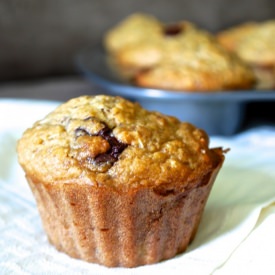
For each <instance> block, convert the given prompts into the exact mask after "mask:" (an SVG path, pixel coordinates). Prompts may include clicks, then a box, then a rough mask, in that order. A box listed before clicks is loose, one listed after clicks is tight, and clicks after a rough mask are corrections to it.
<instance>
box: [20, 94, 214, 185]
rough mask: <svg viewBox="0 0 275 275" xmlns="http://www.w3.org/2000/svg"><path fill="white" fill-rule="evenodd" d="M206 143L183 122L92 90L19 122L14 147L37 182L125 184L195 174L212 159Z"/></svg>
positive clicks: (158, 182) (208, 166)
mask: <svg viewBox="0 0 275 275" xmlns="http://www.w3.org/2000/svg"><path fill="white" fill-rule="evenodd" d="M208 146H209V144H208V137H207V134H206V133H205V132H204V131H203V130H200V129H197V128H195V127H194V126H193V125H191V124H189V123H182V122H180V121H179V120H177V119H176V118H174V117H170V116H165V115H162V114H160V113H158V112H150V111H147V110H145V109H143V108H141V106H140V105H139V104H137V103H132V102H130V101H127V100H125V99H122V98H120V97H110V96H104V95H98V96H92V97H91V96H82V97H79V98H75V99H72V100H70V101H68V102H67V103H64V104H62V105H61V106H60V107H58V108H57V109H56V110H55V111H53V112H52V113H50V114H49V115H48V116H46V117H45V118H44V119H42V120H40V121H38V122H36V123H35V125H34V126H33V127H32V128H30V129H28V130H26V132H25V133H24V135H23V137H22V138H21V140H20V141H19V144H18V150H19V151H20V155H19V161H20V163H21V164H22V165H23V167H24V169H26V171H27V173H28V174H30V175H35V177H37V178H38V179H40V180H42V181H44V182H54V183H55V184H57V183H64V182H65V183H72V182H77V183H78V184H81V183H88V184H92V185H93V184H96V185H101V184H102V185H107V186H108V185H112V186H114V187H116V188H126V189H127V188H129V187H131V188H132V187H137V186H162V185H163V184H165V185H166V186H169V185H170V184H171V185H174V184H175V183H177V182H179V179H181V180H180V184H182V182H184V181H185V180H188V181H189V182H190V180H191V179H192V178H193V177H203V175H204V174H207V173H208V172H209V171H210V169H212V168H213V166H215V165H216V163H215V161H216V159H215V153H214V152H213V151H212V150H210V149H209V147H208ZM191 181H192V180H191ZM185 187H186V186H184V184H183V186H176V187H175V188H185Z"/></svg>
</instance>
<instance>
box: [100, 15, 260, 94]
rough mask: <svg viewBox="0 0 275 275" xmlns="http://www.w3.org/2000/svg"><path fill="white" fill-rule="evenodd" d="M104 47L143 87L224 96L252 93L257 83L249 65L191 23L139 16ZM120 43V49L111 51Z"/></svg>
mask: <svg viewBox="0 0 275 275" xmlns="http://www.w3.org/2000/svg"><path fill="white" fill-rule="evenodd" d="M137 19H138V22H140V21H142V22H143V24H137V23H136V22H137ZM152 21H153V22H154V28H152V27H150V26H151V25H152ZM157 22H158V23H157ZM140 34H142V35H140ZM133 37H134V38H133ZM130 38H131V39H130ZM104 41H105V43H104V45H105V49H106V52H107V54H108V55H109V56H111V59H112V60H113V64H115V65H116V68H117V70H118V71H120V72H121V75H124V76H125V75H126V76H128V78H130V80H131V81H133V83H134V84H136V85H138V86H142V87H152V88H161V89H168V90H169V89H170V90H190V91H220V90H226V89H236V90H237V89H246V88H251V87H252V86H253V85H254V83H255V75H254V73H253V71H252V69H251V68H250V66H249V65H248V64H246V63H245V62H244V61H242V60H241V59H240V58H239V57H238V56H237V55H235V54H234V53H232V52H229V51H228V50H226V49H225V48H224V47H222V46H221V45H220V44H219V43H218V41H217V40H216V37H215V36H214V35H212V34H211V33H210V32H208V31H206V30H203V29H201V28H199V27H198V26H196V25H195V24H194V23H192V22H189V21H179V22H174V23H171V24H169V23H163V22H161V21H158V20H157V19H156V18H154V19H152V16H149V15H146V14H134V15H132V16H130V17H127V18H126V19H125V20H123V21H122V22H121V23H120V24H118V26H115V27H113V28H112V29H111V30H110V31H109V32H107V34H106V36H105V39H104ZM118 42H119V47H118V46H117V47H113V46H111V45H113V44H116V43H118ZM114 48H116V49H115V50H114ZM126 71H129V72H130V73H129V74H128V75H127V73H125V72H126Z"/></svg>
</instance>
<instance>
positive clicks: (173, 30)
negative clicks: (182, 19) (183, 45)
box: [163, 24, 182, 36]
mask: <svg viewBox="0 0 275 275" xmlns="http://www.w3.org/2000/svg"><path fill="white" fill-rule="evenodd" d="M163 32H164V35H166V36H174V35H178V34H180V33H181V32H182V27H181V26H180V25H177V24H175V25H167V26H165V27H164V30H163Z"/></svg>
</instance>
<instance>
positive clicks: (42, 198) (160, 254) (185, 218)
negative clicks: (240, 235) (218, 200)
mask: <svg viewBox="0 0 275 275" xmlns="http://www.w3.org/2000/svg"><path fill="white" fill-rule="evenodd" d="M220 167H221V165H219V166H217V167H216V169H215V170H213V172H212V173H209V174H208V175H206V176H205V177H204V178H203V179H202V180H200V181H198V182H194V185H192V186H195V188H191V189H190V190H184V191H177V190H171V189H169V190H166V189H160V188H152V187H140V188H136V189H130V190H124V191H123V190H116V189H114V188H112V187H106V186H95V185H87V184H86V185H84V184H71V183H66V184H60V183H59V184H51V183H45V182H39V181H37V180H36V179H35V177H32V176H29V175H27V176H26V178H27V180H28V183H29V185H30V187H31V189H32V192H33V194H34V197H35V199H36V203H37V206H38V210H39V213H40V216H41V219H42V223H43V226H44V229H45V232H46V234H47V236H48V239H49V242H50V243H52V244H53V245H54V246H55V247H56V248H57V249H58V250H59V251H62V252H65V253H67V254H68V255H70V256H71V257H73V258H79V259H82V260H85V261H87V262H92V263H98V264H101V265H105V266H108V267H117V266H123V267H136V266H140V265H146V264H153V263H157V262H160V261H162V260H166V259H170V258H172V257H174V256H175V255H176V254H178V253H181V252H183V251H185V250H186V248H187V246H188V244H189V243H190V242H191V241H192V240H193V239H194V237H195V235H196V232H197V229H198V226H199V223H200V220H201V216H202V214H203V210H204V208H205V204H206V201H207V198H208V196H209V193H210V190H211V188H212V185H213V182H214V180H215V178H216V175H217V173H218V171H219V169H220Z"/></svg>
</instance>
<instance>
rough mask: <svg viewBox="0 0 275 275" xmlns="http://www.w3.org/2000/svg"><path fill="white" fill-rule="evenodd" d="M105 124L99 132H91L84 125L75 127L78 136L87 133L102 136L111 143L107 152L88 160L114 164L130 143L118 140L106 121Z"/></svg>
mask: <svg viewBox="0 0 275 275" xmlns="http://www.w3.org/2000/svg"><path fill="white" fill-rule="evenodd" d="M103 124H104V125H105V126H104V127H103V128H102V129H101V130H100V131H99V132H98V133H97V134H91V133H89V132H88V131H87V130H86V129H85V128H84V127H78V128H77V129H75V136H76V138H78V137H80V136H85V135H87V136H100V137H102V138H103V139H105V140H106V141H107V142H108V143H109V145H110V149H109V150H108V151H107V152H105V153H102V154H99V155H97V156H96V157H95V158H94V159H88V161H89V162H95V163H96V164H103V163H109V164H113V163H114V162H116V161H117V160H118V157H119V155H120V154H121V153H122V152H123V150H124V149H125V148H126V147H127V146H128V145H127V144H125V143H122V142H120V141H118V140H117V139H116V137H115V136H113V133H112V130H111V129H110V128H109V127H108V126H107V125H106V124H105V123H103Z"/></svg>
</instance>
